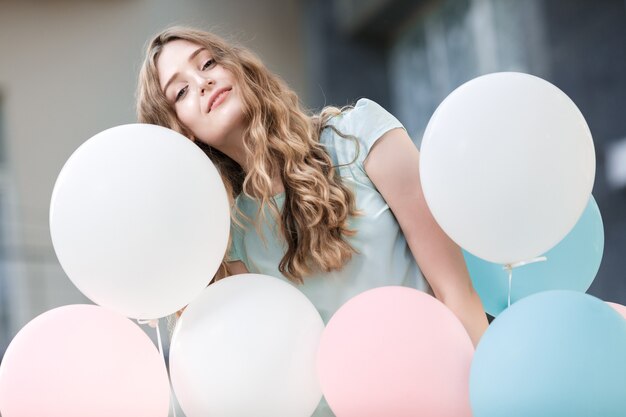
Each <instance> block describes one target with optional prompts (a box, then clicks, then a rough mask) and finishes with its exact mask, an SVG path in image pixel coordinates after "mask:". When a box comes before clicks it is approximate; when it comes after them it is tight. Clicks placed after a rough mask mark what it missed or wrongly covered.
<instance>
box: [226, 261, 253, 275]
mask: <svg viewBox="0 0 626 417" xmlns="http://www.w3.org/2000/svg"><path fill="white" fill-rule="evenodd" d="M226 268H228V272H229V274H228V275H227V276H230V275H238V274H247V273H248V272H249V271H248V268H246V265H245V264H244V263H243V262H241V261H234V262H226Z"/></svg>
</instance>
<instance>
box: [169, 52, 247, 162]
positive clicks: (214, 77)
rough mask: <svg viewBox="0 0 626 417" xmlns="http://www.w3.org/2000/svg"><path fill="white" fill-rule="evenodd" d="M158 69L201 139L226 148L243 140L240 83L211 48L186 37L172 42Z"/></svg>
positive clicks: (181, 115)
mask: <svg viewBox="0 0 626 417" xmlns="http://www.w3.org/2000/svg"><path fill="white" fill-rule="evenodd" d="M157 71H158V74H159V83H160V85H161V89H162V90H163V92H164V93H165V96H166V97H167V100H168V101H169V102H170V103H171V105H172V106H173V108H174V110H175V111H176V115H177V116H178V118H179V120H180V121H181V122H182V123H183V124H184V125H185V126H186V127H187V128H188V129H189V130H191V132H192V133H193V134H194V136H195V137H196V139H197V140H200V141H202V142H204V143H206V144H207V145H211V146H214V147H216V148H217V149H219V150H222V151H224V150H226V149H228V148H229V147H231V146H233V145H234V143H233V141H235V142H241V133H242V131H243V103H242V101H241V97H240V96H239V89H238V85H237V82H236V80H235V78H234V76H233V74H232V73H231V72H230V71H228V70H227V69H225V68H224V67H222V66H221V65H220V64H218V63H216V62H215V60H214V59H213V56H212V55H211V52H210V51H209V50H207V49H206V48H203V47H202V46H199V45H197V44H195V43H192V42H189V41H185V40H175V41H172V42H169V43H167V44H166V45H165V46H163V49H162V50H161V54H160V56H159V58H158V60H157Z"/></svg>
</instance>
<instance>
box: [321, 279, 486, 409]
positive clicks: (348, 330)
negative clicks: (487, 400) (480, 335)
mask: <svg viewBox="0 0 626 417" xmlns="http://www.w3.org/2000/svg"><path fill="white" fill-rule="evenodd" d="M473 354H474V347H473V345H472V342H471V340H470V338H469V336H468V334H467V333H466V331H465V329H464V327H463V325H462V324H461V322H460V321H459V320H458V319H457V318H456V316H454V314H453V313H452V312H451V311H450V310H449V309H448V308H447V307H445V306H444V305H443V304H442V303H441V302H439V301H438V300H437V299H435V298H434V297H431V296H430V295H428V294H425V293H423V292H420V291H418V290H415V289H412V288H405V287H382V288H375V289H373V290H369V291H366V292H364V293H362V294H360V295H358V296H356V297H354V298H352V299H351V300H349V301H348V302H347V303H346V304H344V305H343V306H342V307H341V308H340V309H339V310H338V311H337V312H336V313H335V315H334V316H333V317H332V318H331V320H330V321H329V322H328V325H327V326H326V329H325V331H324V333H323V334H322V340H321V342H320V347H319V351H318V363H317V364H318V374H319V377H320V383H321V386H322V391H323V393H324V395H325V396H326V400H327V401H328V404H329V406H330V408H331V409H332V410H333V411H334V413H335V414H336V416H337V417H370V416H371V417H374V416H376V417H379V416H393V417H415V416H429V417H466V416H467V417H470V416H471V415H472V414H471V409H470V400H469V375H470V365H471V361H472V357H473Z"/></svg>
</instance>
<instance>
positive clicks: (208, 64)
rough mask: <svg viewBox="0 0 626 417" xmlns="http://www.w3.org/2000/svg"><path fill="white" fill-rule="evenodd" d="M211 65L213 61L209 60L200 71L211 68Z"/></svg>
mask: <svg viewBox="0 0 626 417" xmlns="http://www.w3.org/2000/svg"><path fill="white" fill-rule="evenodd" d="M213 64H215V60H214V59H212V58H211V59H209V60H208V61H207V62H205V63H204V65H203V66H202V71H204V70H206V69H208V68H210V67H212V66H213Z"/></svg>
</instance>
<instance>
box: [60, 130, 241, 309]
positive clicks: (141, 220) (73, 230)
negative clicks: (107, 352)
mask: <svg viewBox="0 0 626 417" xmlns="http://www.w3.org/2000/svg"><path fill="white" fill-rule="evenodd" d="M229 225H230V216H229V204H228V199H227V197H226V190H225V188H224V184H223V182H222V180H221V178H220V176H219V174H218V172H217V170H216V169H215V167H214V166H213V164H212V163H211V161H210V160H209V158H208V157H207V156H206V155H205V154H204V152H202V151H201V150H200V149H199V148H198V147H197V146H196V145H195V144H193V143H192V142H191V141H190V140H189V139H187V138H185V137H184V136H183V135H180V134H179V133H176V132H174V131H172V130H170V129H166V128H164V127H160V126H154V125H148V124H129V125H123V126H117V127H114V128H111V129H108V130H105V131H103V132H101V133H99V134H97V135H95V136H94V137H92V138H91V139H89V140H88V141H86V142H85V143H83V144H82V145H81V146H80V147H79V148H78V149H77V150H76V151H75V152H74V153H73V154H72V156H71V157H70V158H69V159H68V161H67V162H66V163H65V166H64V167H63V169H62V170H61V173H60V174H59V177H58V179H57V182H56V184H55V186H54V191H53V193H52V200H51V204H50V233H51V236H52V243H53V245H54V249H55V251H56V254H57V257H58V258H59V262H60V263H61V266H62V267H63V269H64V270H65V272H66V274H67V275H68V277H69V278H70V279H71V280H72V282H73V283H74V284H75V285H76V286H77V287H78V289H79V290H80V291H82V292H83V294H85V295H86V296H87V297H89V298H90V299H91V300H92V301H94V302H95V303H97V304H100V305H102V306H104V307H108V308H110V309H113V310H116V311H118V312H120V313H122V314H125V315H126V316H128V317H132V318H142V319H143V318H145V319H152V318H158V317H163V316H166V315H168V314H171V313H173V312H175V311H177V310H179V309H181V308H182V307H184V306H185V305H186V304H187V303H189V301H190V300H191V299H193V298H194V297H195V296H197V294H198V293H200V292H201V291H202V289H203V288H205V287H206V286H207V285H208V283H209V282H210V280H211V278H212V276H213V275H214V274H215V272H216V271H217V269H218V267H219V264H220V263H221V261H222V259H223V256H224V253H225V251H226V246H227V242H228V233H229V227H230V226H229Z"/></svg>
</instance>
